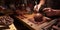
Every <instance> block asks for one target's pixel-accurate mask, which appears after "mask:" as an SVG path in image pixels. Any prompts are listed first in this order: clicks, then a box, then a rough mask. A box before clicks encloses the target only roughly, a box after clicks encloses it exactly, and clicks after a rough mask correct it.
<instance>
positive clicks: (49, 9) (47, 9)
mask: <svg viewBox="0 0 60 30" xmlns="http://www.w3.org/2000/svg"><path fill="white" fill-rule="evenodd" d="M43 11H49V12H50V11H51V8H44V9H43Z"/></svg>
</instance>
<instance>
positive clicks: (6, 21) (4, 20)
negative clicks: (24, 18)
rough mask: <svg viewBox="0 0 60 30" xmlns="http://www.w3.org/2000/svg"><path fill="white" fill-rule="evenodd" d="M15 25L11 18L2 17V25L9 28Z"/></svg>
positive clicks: (0, 17)
mask: <svg viewBox="0 0 60 30" xmlns="http://www.w3.org/2000/svg"><path fill="white" fill-rule="evenodd" d="M12 23H13V19H12V18H11V17H10V16H0V25H5V26H9V25H11V24H12Z"/></svg>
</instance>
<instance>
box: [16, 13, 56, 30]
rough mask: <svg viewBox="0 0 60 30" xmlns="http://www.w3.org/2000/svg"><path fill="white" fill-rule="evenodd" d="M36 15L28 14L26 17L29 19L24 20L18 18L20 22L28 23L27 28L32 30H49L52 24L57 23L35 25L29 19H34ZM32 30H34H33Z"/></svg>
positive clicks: (53, 21)
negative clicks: (44, 29)
mask: <svg viewBox="0 0 60 30" xmlns="http://www.w3.org/2000/svg"><path fill="white" fill-rule="evenodd" d="M34 15H35V14H34V13H33V14H29V15H28V14H26V15H24V16H25V17H27V18H23V19H21V17H20V16H16V17H17V18H18V19H20V21H22V22H24V23H26V24H27V25H28V26H27V27H31V28H33V29H34V30H43V28H48V27H50V26H51V25H52V24H54V23H55V22H56V21H55V20H52V21H50V22H45V23H43V24H40V25H37V24H35V23H32V22H30V21H29V20H28V19H30V18H33V16H34ZM31 30H32V29H31Z"/></svg>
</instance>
